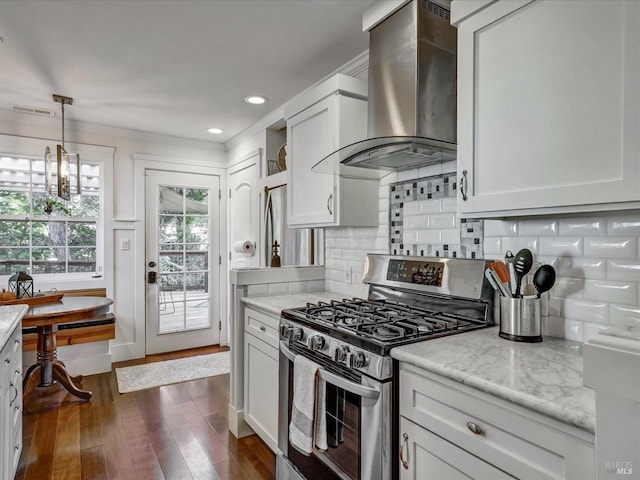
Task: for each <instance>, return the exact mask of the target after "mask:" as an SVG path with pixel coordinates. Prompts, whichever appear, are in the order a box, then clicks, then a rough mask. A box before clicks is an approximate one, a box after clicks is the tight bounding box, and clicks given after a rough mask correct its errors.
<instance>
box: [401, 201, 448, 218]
mask: <svg viewBox="0 0 640 480" xmlns="http://www.w3.org/2000/svg"><path fill="white" fill-rule="evenodd" d="M433 201H434V202H438V200H433ZM419 207H420V202H407V203H406V204H405V205H404V207H403V208H404V210H403V214H404V216H405V217H409V216H411V215H419V214H421V213H423V212H421V211H420V208H419ZM439 208H440V206H438V209H439Z"/></svg>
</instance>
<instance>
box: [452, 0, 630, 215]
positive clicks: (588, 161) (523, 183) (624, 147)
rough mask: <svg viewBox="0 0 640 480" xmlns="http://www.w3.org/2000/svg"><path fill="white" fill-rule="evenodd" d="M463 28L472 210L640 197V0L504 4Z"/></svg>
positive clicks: (461, 109)
mask: <svg viewBox="0 0 640 480" xmlns="http://www.w3.org/2000/svg"><path fill="white" fill-rule="evenodd" d="M458 27H459V28H458V35H459V37H458V38H459V39H458V49H459V50H458V85H459V88H458V140H459V154H458V169H459V176H460V177H463V176H464V177H466V185H462V186H463V187H466V188H465V189H464V190H465V191H466V192H465V193H467V195H468V198H467V199H466V200H463V199H460V200H459V202H458V208H459V211H460V212H461V213H463V214H473V213H481V212H488V213H490V214H491V213H494V214H495V213H497V212H500V213H501V214H504V215H509V214H522V213H554V212H572V211H582V210H584V209H585V208H589V209H593V208H594V206H595V205H596V204H599V205H598V207H597V209H613V208H620V207H622V208H628V206H629V205H621V202H634V201H638V200H640V162H639V161H638V158H639V156H640V120H639V118H640V56H638V55H637V45H638V44H640V3H638V2H623V1H620V2H610V1H596V0H594V1H589V2H572V1H553V2H532V1H531V0H513V1H499V2H496V3H493V4H491V5H489V6H488V7H486V8H484V9H482V10H480V11H478V12H477V13H476V14H474V15H472V16H470V17H468V18H467V19H466V20H463V21H462V22H461V23H460V24H459V25H458ZM465 172H466V173H465ZM585 205H587V207H585ZM531 209H534V210H533V211H532V210H531Z"/></svg>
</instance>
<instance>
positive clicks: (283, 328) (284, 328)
mask: <svg viewBox="0 0 640 480" xmlns="http://www.w3.org/2000/svg"><path fill="white" fill-rule="evenodd" d="M289 330H291V327H290V326H289V325H280V335H282V336H283V337H289V333H288V332H289Z"/></svg>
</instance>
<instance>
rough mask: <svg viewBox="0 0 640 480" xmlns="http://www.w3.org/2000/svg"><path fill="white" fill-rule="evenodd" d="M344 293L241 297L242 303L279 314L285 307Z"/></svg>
mask: <svg viewBox="0 0 640 480" xmlns="http://www.w3.org/2000/svg"><path fill="white" fill-rule="evenodd" d="M343 297H345V295H342V294H340V293H334V292H304V293H292V294H287V295H270V296H264V297H242V303H244V304H245V305H247V306H248V307H254V308H257V309H259V310H263V311H265V312H267V313H271V314H273V315H277V316H280V312H281V311H282V310H284V309H285V308H296V307H304V306H305V305H306V304H307V302H313V303H317V302H329V301H331V300H340V299H342V298H343Z"/></svg>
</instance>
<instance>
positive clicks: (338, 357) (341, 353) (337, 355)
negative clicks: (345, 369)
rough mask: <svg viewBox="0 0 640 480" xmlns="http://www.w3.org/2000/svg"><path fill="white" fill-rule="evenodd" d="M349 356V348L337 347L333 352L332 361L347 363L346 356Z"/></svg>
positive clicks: (344, 346)
mask: <svg viewBox="0 0 640 480" xmlns="http://www.w3.org/2000/svg"><path fill="white" fill-rule="evenodd" d="M348 354H349V347H347V346H346V345H338V346H337V347H336V348H335V349H334V350H333V361H334V362H342V363H347V355H348Z"/></svg>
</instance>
